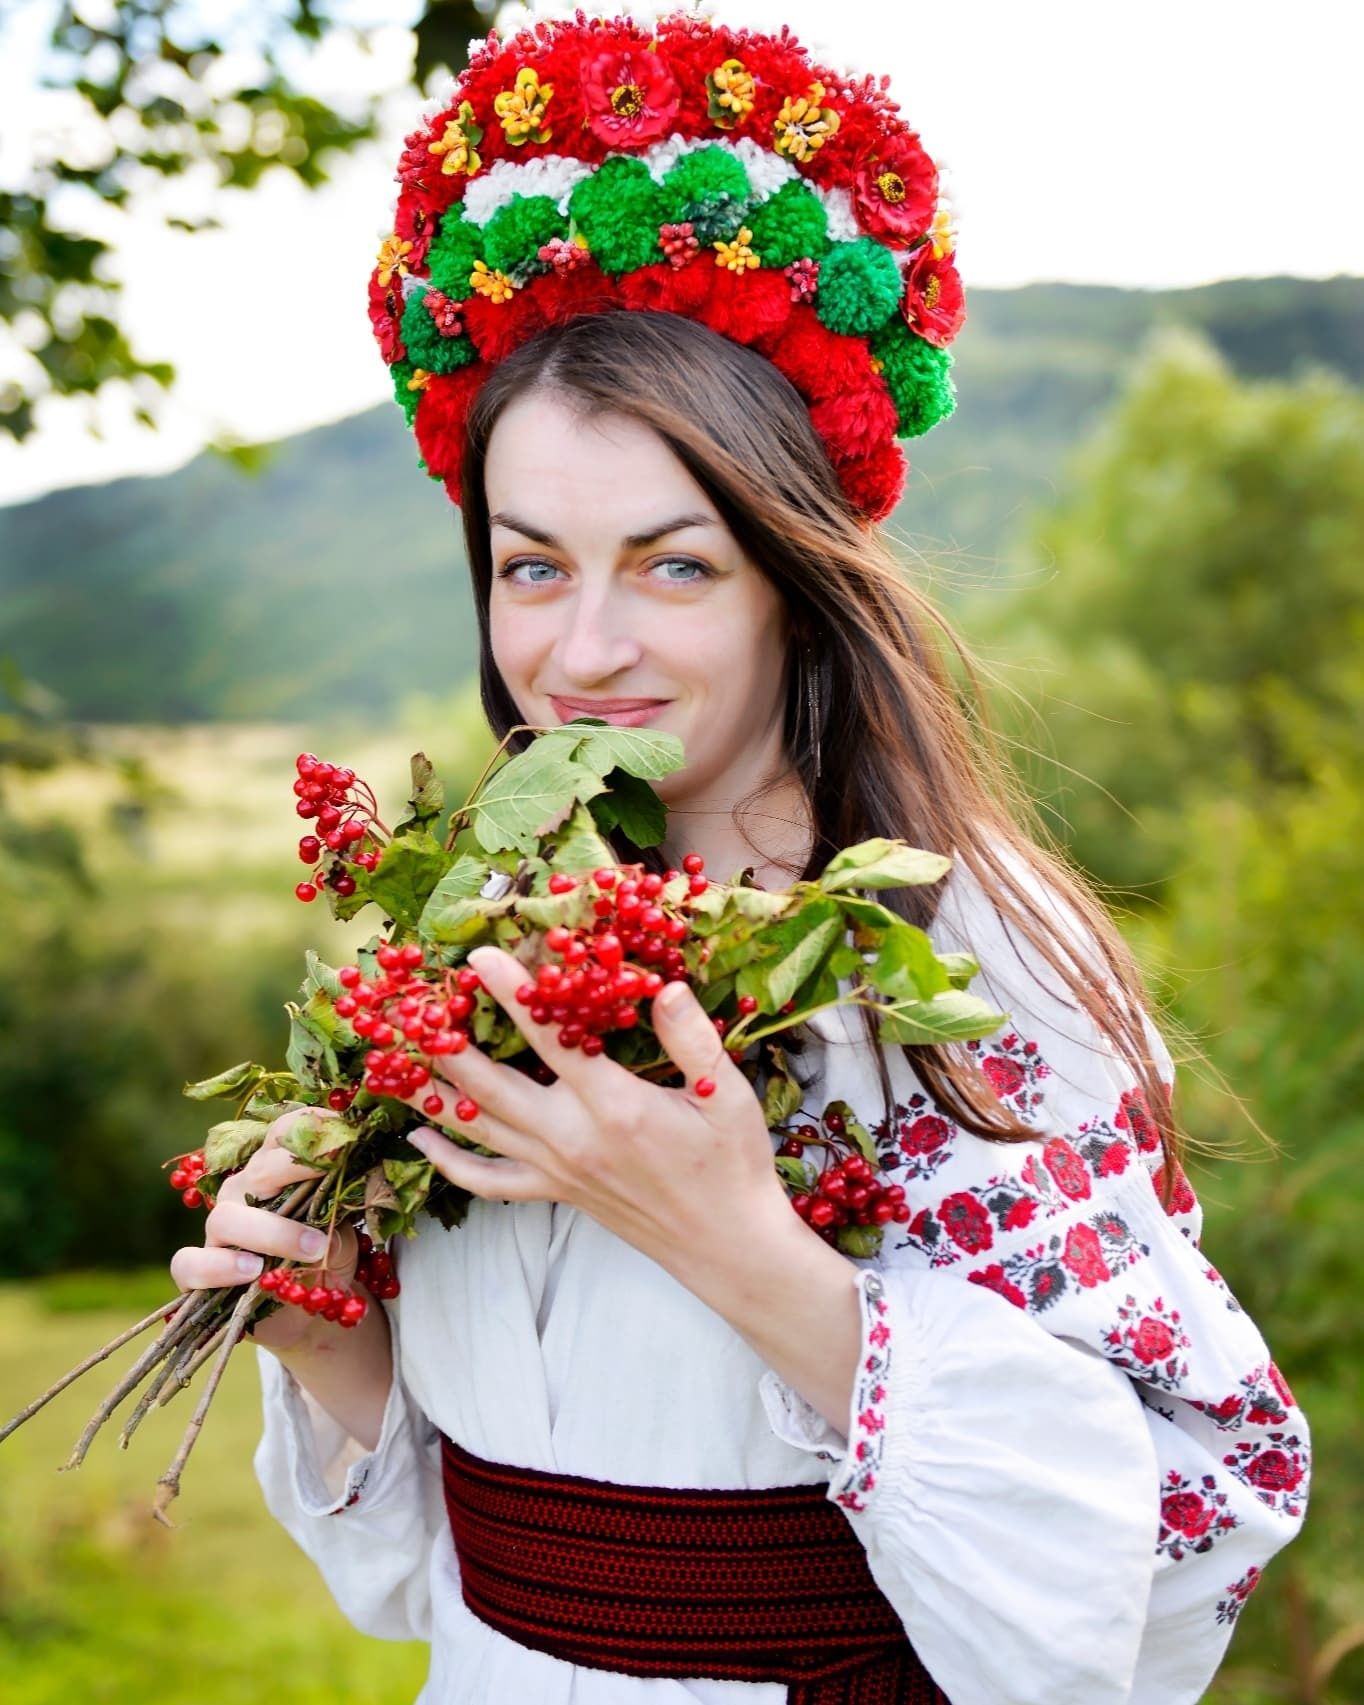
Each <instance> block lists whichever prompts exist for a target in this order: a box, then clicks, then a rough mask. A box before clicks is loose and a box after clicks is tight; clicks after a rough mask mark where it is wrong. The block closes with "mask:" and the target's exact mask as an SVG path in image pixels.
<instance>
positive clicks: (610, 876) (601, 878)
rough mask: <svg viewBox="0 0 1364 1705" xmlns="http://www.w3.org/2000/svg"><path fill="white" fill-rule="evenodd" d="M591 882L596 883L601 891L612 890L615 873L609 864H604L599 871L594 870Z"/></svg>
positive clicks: (614, 882) (614, 883)
mask: <svg viewBox="0 0 1364 1705" xmlns="http://www.w3.org/2000/svg"><path fill="white" fill-rule="evenodd" d="M592 880H593V881H594V882H595V883H596V885H597V886H598V888H601V889H603V890H605V889H607V888H614V887H615V885H616V872H615V871H614V870H613V869H612V868H611V866H610V865H609V864H604V865H602V867H601V869H600V870H594V871H593V872H592Z"/></svg>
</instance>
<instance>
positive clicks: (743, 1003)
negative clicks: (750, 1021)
mask: <svg viewBox="0 0 1364 1705" xmlns="http://www.w3.org/2000/svg"><path fill="white" fill-rule="evenodd" d="M757 1010H758V999H757V996H756V995H740V996H739V1011H740V1013H741V1014H742V1015H743V1017H745V1018H747V1017H748V1015H749V1013H750V1012H756V1011H757Z"/></svg>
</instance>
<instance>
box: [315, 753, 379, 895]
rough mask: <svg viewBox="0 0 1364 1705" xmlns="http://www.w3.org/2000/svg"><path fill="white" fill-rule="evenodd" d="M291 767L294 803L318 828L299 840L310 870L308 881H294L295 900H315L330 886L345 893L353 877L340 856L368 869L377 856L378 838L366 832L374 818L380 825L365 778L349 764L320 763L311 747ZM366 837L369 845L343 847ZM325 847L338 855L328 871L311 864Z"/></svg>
mask: <svg viewBox="0 0 1364 1705" xmlns="http://www.w3.org/2000/svg"><path fill="white" fill-rule="evenodd" d="M296 767H297V769H298V779H297V780H296V781H295V783H294V793H295V794H296V795H297V796H298V804H297V806H296V807H295V809H296V810H297V812H298V814H299V816H300V817H306V818H310V819H311V818H316V820H317V827H318V830H319V831H320V834H318V835H304V837H303V839H302V840H301V841H300V842H299V843H298V856H299V857H300V858H301V859H302V860H303V862H304V864H306V865H307V866H308V867H309V869H310V870H311V872H312V874H311V876H310V878H309V880H308V881H306V882H300V883H299V884H298V886H297V887H296V888H295V889H294V893H295V894H296V895H297V896H298V898H299V899H300V900H315V899H316V898H317V896H318V894H319V892H320V891H321V890H322V889H323V888H324V887H327V886H330V887H331V888H332V889H334V890H335V892H336V893H338V894H339V895H341V897H342V898H343V899H345V898H346V897H347V896H349V895H351V894H353V893H354V892H355V878H354V877H353V876H352V875H350V873H349V872H348V871H347V870H346V868H345V863H343V862H342V861H343V860H344V861H346V862H349V863H351V864H358V865H359V866H360V868H361V869H362V870H373V869H374V867H375V865H376V864H378V862H379V857H380V849H379V844H378V842H377V840H375V838H374V836H373V834H372V832H371V825H373V824H378V826H379V827H380V828H381V829H382V828H383V825H382V824H381V823H379V819H378V810H379V806H378V801H377V800H376V799H375V797H374V794H373V792H372V791H371V790H370V787H369V784H368V783H367V782H363V781H361V780H359V779H358V778H357V776H356V774H355V771H354V770H349V769H343V768H342V767H341V766H340V765H338V764H328V763H324V762H323V761H322V759H321V758H319V757H317V756H316V754H315V753H312V752H301V753H300V754H299V756H298V760H297V765H296ZM359 795H363V797H358V796H359ZM367 837H368V839H369V841H370V845H368V846H362V847H361V848H360V850H359V851H358V852H352V851H349V850H348V849H350V848H352V847H354V846H355V844H356V843H357V842H360V841H364V840H365V839H366V838H367ZM324 847H326V848H327V850H328V851H329V852H332V853H335V854H337V855H338V857H337V858H336V860H335V861H334V862H333V863H332V865H331V868H330V871H324V870H321V869H320V868H315V867H317V866H318V861H319V859H323V858H324V857H325V855H324V853H323V850H322V849H323V848H324Z"/></svg>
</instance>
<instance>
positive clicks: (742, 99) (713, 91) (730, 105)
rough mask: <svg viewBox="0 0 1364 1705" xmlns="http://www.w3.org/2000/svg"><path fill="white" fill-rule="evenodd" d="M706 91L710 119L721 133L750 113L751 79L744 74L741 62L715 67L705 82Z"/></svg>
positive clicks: (748, 73)
mask: <svg viewBox="0 0 1364 1705" xmlns="http://www.w3.org/2000/svg"><path fill="white" fill-rule="evenodd" d="M706 90H707V92H708V94H709V95H710V106H709V113H710V117H711V118H712V119H713V120H714V122H715V123H716V124H717V125H718V126H719V127H720V129H721V130H732V129H733V128H734V126H735V125H736V124H737V123H738V122H739V120H740V119H742V118H747V116H748V115H749V113H751V112H752V111H753V100H754V85H753V77H752V74H751V73H750V72H748V71H745V70H744V64H743V61H742V60H741V59H726V60H725V61H724V62H723V64H720V65H717V66H716V67H715V69H714V71H712V72H711V73H710V74H709V75H708V76H707V78H706Z"/></svg>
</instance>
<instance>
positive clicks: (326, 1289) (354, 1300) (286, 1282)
mask: <svg viewBox="0 0 1364 1705" xmlns="http://www.w3.org/2000/svg"><path fill="white" fill-rule="evenodd" d="M294 1272H295V1269H293V1268H288V1267H271V1268H269V1269H268V1270H267V1271H266V1272H264V1273H262V1274H261V1276H260V1288H261V1289H262V1290H263V1291H268V1292H269V1294H270V1295H271V1296H273V1297H275V1298H277V1299H278V1300H279V1301H280V1302H287V1303H292V1304H293V1305H294V1307H295V1308H301V1309H302V1310H303V1311H304V1313H305V1314H320V1315H321V1316H322V1318H323V1319H324V1320H332V1321H335V1322H337V1324H339V1325H341V1326H358V1325H359V1324H360V1322H361V1321H362V1320H363V1319H364V1318H365V1315H366V1314H367V1313H368V1312H369V1304H368V1303H367V1302H366V1301H365V1299H364V1297H362V1296H356V1295H355V1294H354V1292H353V1291H346V1290H343V1289H342V1288H341V1286H340V1285H305V1284H304V1283H303V1281H302V1279H298V1278H295V1277H294Z"/></svg>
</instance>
